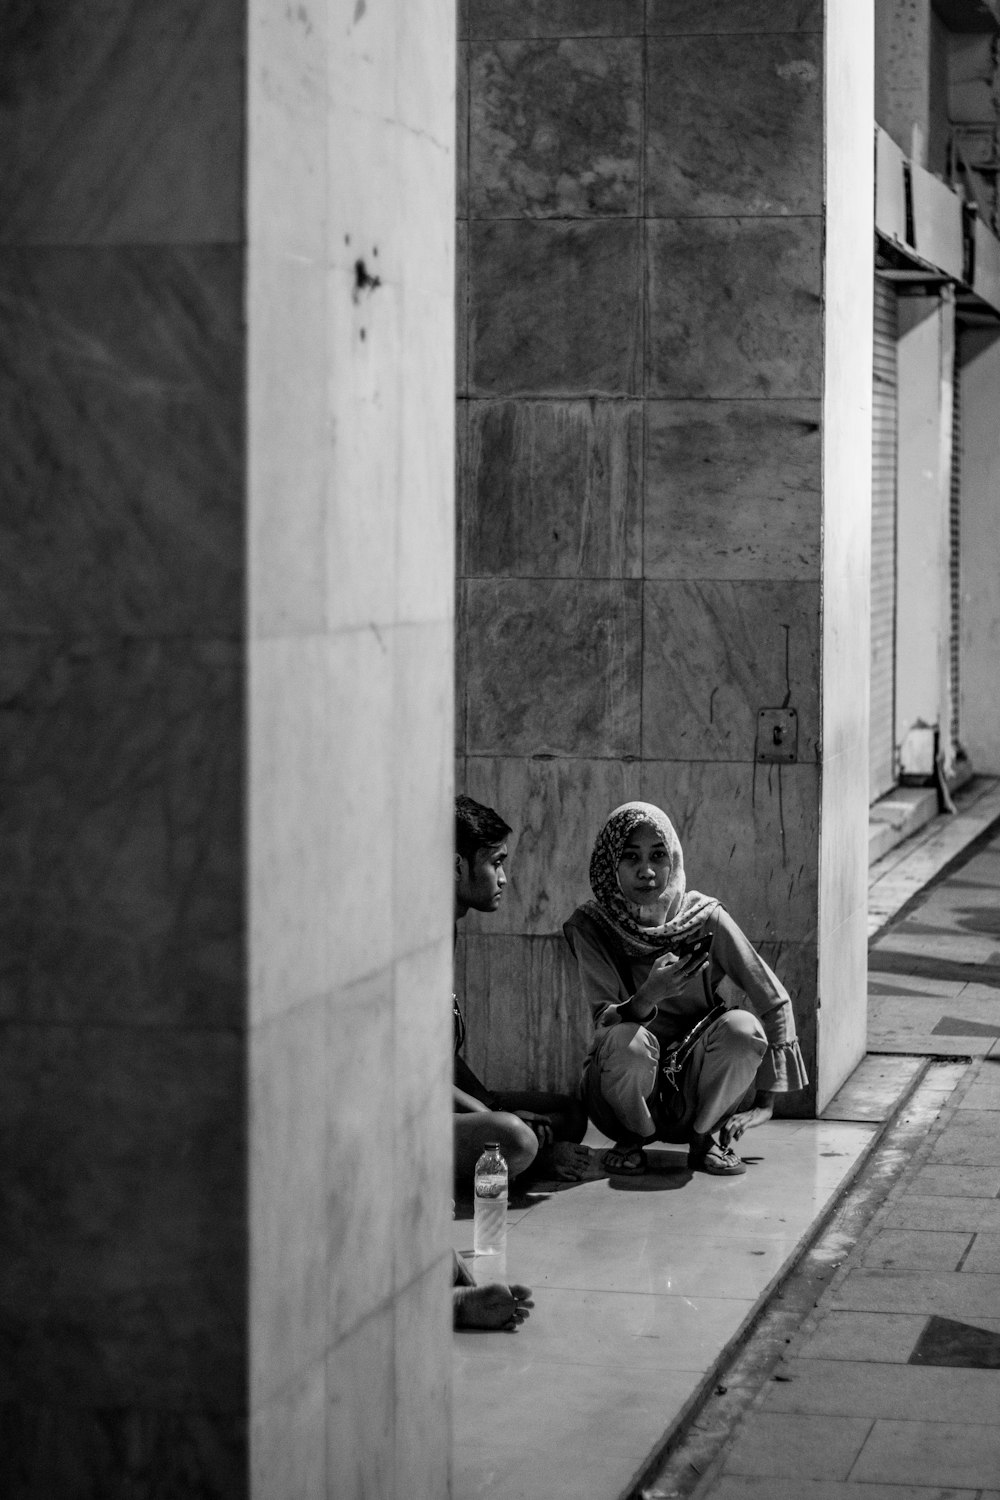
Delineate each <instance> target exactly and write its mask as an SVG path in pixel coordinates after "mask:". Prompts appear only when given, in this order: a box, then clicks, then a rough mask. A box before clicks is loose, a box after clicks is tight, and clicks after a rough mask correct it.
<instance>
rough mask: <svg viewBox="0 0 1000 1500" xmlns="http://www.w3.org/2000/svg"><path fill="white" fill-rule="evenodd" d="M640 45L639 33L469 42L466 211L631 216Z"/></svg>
mask: <svg viewBox="0 0 1000 1500" xmlns="http://www.w3.org/2000/svg"><path fill="white" fill-rule="evenodd" d="M641 48H642V43H641V41H640V39H639V38H638V37H634V38H633V37H627V38H613V39H610V38H594V37H586V38H584V37H571V38H565V39H562V40H558V41H557V40H551V41H519V42H495V41H491V42H478V43H474V44H473V48H472V62H471V75H470V77H471V106H470V118H471V142H470V154H469V173H470V181H469V204H470V209H471V212H472V214H473V215H474V216H475V217H477V218H511V217H514V216H516V215H519V214H524V215H526V216H528V217H539V218H549V217H555V218H568V217H581V216H583V217H587V216H591V215H593V216H598V217H600V216H612V215H621V214H636V213H637V212H638V209H639V152H640V144H641V138H642V118H641V109H642V50H641Z"/></svg>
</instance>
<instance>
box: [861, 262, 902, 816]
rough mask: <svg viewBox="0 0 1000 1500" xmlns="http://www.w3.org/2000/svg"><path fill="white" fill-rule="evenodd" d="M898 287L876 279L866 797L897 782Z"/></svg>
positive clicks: (876, 795)
mask: <svg viewBox="0 0 1000 1500" xmlns="http://www.w3.org/2000/svg"><path fill="white" fill-rule="evenodd" d="M897 337H898V329H897V317H896V291H895V288H894V287H893V285H892V283H891V282H889V281H885V280H883V279H882V278H881V277H880V276H878V275H876V277H875V358H874V371H873V385H874V391H873V400H872V585H871V588H872V645H871V654H872V675H871V734H870V738H869V752H868V753H869V764H870V776H871V787H870V794H869V795H870V797H871V800H872V801H873V802H874V801H876V799H877V798H879V797H882V796H884V795H885V793H886V792H888V791H891V789H892V788H893V787H894V786H895V784H896V758H895V743H894V741H895V733H894V727H895V684H896V403H897V379H896V341H897Z"/></svg>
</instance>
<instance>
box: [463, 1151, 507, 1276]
mask: <svg viewBox="0 0 1000 1500" xmlns="http://www.w3.org/2000/svg"><path fill="white" fill-rule="evenodd" d="M475 1196H476V1202H475V1219H474V1223H473V1234H472V1253H473V1255H502V1254H503V1253H504V1251H505V1250H506V1248H507V1163H506V1162H505V1161H504V1159H503V1154H502V1152H501V1150H500V1147H499V1146H498V1145H497V1143H496V1141H487V1142H486V1150H485V1151H484V1152H483V1154H482V1156H481V1157H480V1158H479V1160H478V1161H477V1162H476V1175H475Z"/></svg>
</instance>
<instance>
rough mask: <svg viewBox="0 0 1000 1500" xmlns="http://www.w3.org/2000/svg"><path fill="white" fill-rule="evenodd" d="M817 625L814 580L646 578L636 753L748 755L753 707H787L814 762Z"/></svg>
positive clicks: (803, 755)
mask: <svg viewBox="0 0 1000 1500" xmlns="http://www.w3.org/2000/svg"><path fill="white" fill-rule="evenodd" d="M819 623H820V622H819V588H818V584H817V583H815V582H808V583H788V582H783V581H780V580H777V579H775V580H769V581H767V582H761V583H758V582H743V581H741V582H728V581H720V582H714V581H713V582H702V583H698V582H695V583H686V582H683V581H681V580H676V581H671V582H666V583H659V582H656V583H654V582H649V583H647V584H646V586H645V600H644V630H643V674H642V680H643V722H642V742H643V754H644V756H647V757H650V758H652V759H655V760H666V759H674V760H683V759H687V758H691V759H692V760H739V761H750V760H752V759H753V757H754V754H755V745H756V736H757V715H758V711H759V710H760V709H761V708H777V707H780V706H781V705H785V704H787V705H788V706H790V707H792V708H795V709H796V710H797V714H798V758H799V760H800V761H815V760H816V757H817V744H818V740H819V733H820V723H819V649H820V641H819Z"/></svg>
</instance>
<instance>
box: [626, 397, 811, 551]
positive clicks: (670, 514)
mask: <svg viewBox="0 0 1000 1500" xmlns="http://www.w3.org/2000/svg"><path fill="white" fill-rule="evenodd" d="M821 415H822V413H821V408H820V403H819V402H818V401H650V402H649V403H648V404H647V409H646V424H647V438H646V457H645V485H644V495H645V508H644V524H643V549H644V552H643V555H644V563H643V566H644V571H645V575H646V577H647V578H686V579H697V578H800V579H801V578H817V577H818V576H819V570H820V515H821V507H820V484H821V472H820V463H821V457H822V454H821V432H822V427H821Z"/></svg>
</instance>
